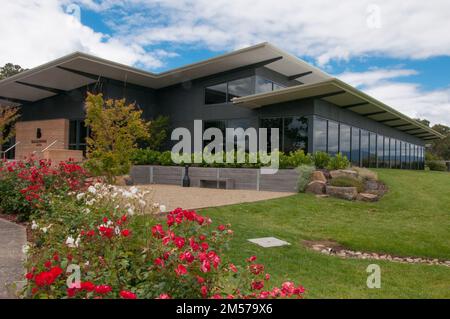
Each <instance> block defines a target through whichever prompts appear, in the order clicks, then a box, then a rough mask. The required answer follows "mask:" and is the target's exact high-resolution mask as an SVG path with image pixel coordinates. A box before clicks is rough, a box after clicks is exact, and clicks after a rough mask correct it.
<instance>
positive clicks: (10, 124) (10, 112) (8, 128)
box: [0, 105, 20, 150]
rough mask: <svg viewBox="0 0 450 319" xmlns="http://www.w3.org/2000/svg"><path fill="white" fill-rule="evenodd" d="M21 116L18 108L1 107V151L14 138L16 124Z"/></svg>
mask: <svg viewBox="0 0 450 319" xmlns="http://www.w3.org/2000/svg"><path fill="white" fill-rule="evenodd" d="M19 116H20V115H19V109H18V108H16V107H8V106H2V105H0V150H1V147H2V145H3V144H5V143H7V142H9V140H10V139H11V138H12V137H13V136H14V134H15V131H14V123H16V121H17V119H18V118H19Z"/></svg>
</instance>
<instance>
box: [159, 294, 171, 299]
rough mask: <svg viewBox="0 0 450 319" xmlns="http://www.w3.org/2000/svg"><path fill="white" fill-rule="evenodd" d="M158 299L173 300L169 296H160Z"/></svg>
mask: <svg viewBox="0 0 450 319" xmlns="http://www.w3.org/2000/svg"><path fill="white" fill-rule="evenodd" d="M156 299H172V298H171V297H170V296H169V295H168V294H160V295H159V297H158V298H156Z"/></svg>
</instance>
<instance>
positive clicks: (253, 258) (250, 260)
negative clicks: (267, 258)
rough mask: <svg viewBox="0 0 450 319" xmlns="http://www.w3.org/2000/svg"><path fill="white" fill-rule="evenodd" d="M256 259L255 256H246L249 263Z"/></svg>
mask: <svg viewBox="0 0 450 319" xmlns="http://www.w3.org/2000/svg"><path fill="white" fill-rule="evenodd" d="M255 260H256V256H251V257H250V258H247V262H249V263H251V262H254V261H255Z"/></svg>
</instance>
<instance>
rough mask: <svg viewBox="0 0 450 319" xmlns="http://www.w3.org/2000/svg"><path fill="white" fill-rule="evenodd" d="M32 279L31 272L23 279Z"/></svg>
mask: <svg viewBox="0 0 450 319" xmlns="http://www.w3.org/2000/svg"><path fill="white" fill-rule="evenodd" d="M33 277H34V275H33V274H32V273H31V272H29V273H27V274H26V275H25V278H27V279H28V280H31V279H33Z"/></svg>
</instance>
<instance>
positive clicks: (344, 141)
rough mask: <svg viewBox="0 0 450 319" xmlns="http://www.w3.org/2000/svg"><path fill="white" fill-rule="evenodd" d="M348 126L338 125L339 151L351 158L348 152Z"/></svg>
mask: <svg viewBox="0 0 450 319" xmlns="http://www.w3.org/2000/svg"><path fill="white" fill-rule="evenodd" d="M350 135H351V131H350V126H348V125H344V124H341V125H339V152H341V153H342V155H344V156H346V157H347V159H348V160H350V158H351V154H350V141H351V137H350Z"/></svg>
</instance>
